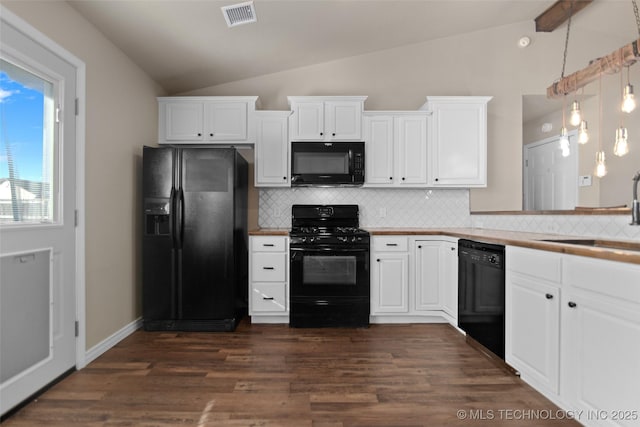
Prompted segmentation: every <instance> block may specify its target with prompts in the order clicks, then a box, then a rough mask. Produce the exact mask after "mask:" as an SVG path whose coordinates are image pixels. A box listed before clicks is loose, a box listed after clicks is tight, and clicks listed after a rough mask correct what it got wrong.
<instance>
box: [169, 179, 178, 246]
mask: <svg viewBox="0 0 640 427" xmlns="http://www.w3.org/2000/svg"><path fill="white" fill-rule="evenodd" d="M169 215H170V220H169V235H170V236H171V246H173V247H175V246H176V189H175V187H174V186H173V185H172V186H171V193H170V194H169Z"/></svg>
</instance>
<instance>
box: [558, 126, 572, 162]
mask: <svg viewBox="0 0 640 427" xmlns="http://www.w3.org/2000/svg"><path fill="white" fill-rule="evenodd" d="M560 150H561V151H562V157H569V155H570V154H571V149H570V146H569V136H568V135H567V128H565V127H563V128H562V129H560Z"/></svg>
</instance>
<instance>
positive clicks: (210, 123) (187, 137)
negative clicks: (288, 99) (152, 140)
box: [158, 96, 258, 144]
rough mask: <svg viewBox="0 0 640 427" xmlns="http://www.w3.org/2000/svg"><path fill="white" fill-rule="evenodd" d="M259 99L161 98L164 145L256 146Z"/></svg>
mask: <svg viewBox="0 0 640 427" xmlns="http://www.w3.org/2000/svg"><path fill="white" fill-rule="evenodd" d="M257 100H258V97H257V96H185V97H160V98H158V112H159V117H158V124H159V129H158V138H159V143H160V144H218V143H225V144H227V143H230V144H247V143H248V144H252V143H254V141H255V137H254V126H253V120H254V117H253V116H254V112H255V110H256V103H257Z"/></svg>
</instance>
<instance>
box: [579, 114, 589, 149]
mask: <svg viewBox="0 0 640 427" xmlns="http://www.w3.org/2000/svg"><path fill="white" fill-rule="evenodd" d="M587 142H589V129H587V122H586V121H585V120H583V121H582V122H580V129H579V130H578V144H586V143H587Z"/></svg>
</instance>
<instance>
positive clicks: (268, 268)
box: [262, 267, 274, 270]
mask: <svg viewBox="0 0 640 427" xmlns="http://www.w3.org/2000/svg"><path fill="white" fill-rule="evenodd" d="M262 269H263V270H274V268H273V267H262Z"/></svg>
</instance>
